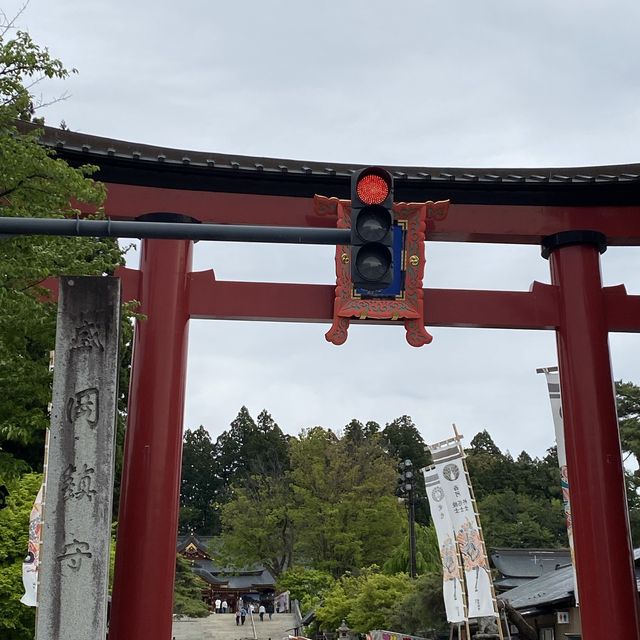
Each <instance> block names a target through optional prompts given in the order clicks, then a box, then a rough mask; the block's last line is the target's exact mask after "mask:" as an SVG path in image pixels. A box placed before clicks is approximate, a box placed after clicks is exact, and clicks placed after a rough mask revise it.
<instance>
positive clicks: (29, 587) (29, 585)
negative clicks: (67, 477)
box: [20, 485, 44, 607]
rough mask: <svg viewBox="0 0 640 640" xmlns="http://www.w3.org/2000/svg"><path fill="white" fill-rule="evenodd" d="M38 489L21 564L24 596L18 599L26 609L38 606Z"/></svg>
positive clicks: (39, 494) (39, 523)
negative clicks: (25, 552)
mask: <svg viewBox="0 0 640 640" xmlns="http://www.w3.org/2000/svg"><path fill="white" fill-rule="evenodd" d="M43 488H44V485H42V486H41V487H40V490H39V491H38V495H37V496H36V499H35V501H34V503H33V507H32V509H31V516H30V517H29V546H28V550H27V557H26V558H25V559H24V562H23V563H22V584H23V585H24V595H23V596H22V598H20V602H22V604H26V605H27V606H28V607H35V606H37V604H38V565H39V564H40V533H41V530H42V490H43Z"/></svg>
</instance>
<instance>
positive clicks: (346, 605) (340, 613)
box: [316, 568, 413, 633]
mask: <svg viewBox="0 0 640 640" xmlns="http://www.w3.org/2000/svg"><path fill="white" fill-rule="evenodd" d="M412 589H413V586H412V584H411V580H410V578H409V577H408V576H407V575H406V574H404V573H398V574H395V575H386V574H383V573H379V572H377V571H376V570H375V568H371V569H367V570H364V571H363V572H362V573H361V575H359V576H354V575H351V574H345V575H343V576H342V577H341V578H340V579H339V580H337V581H336V582H335V583H334V585H333V586H332V587H331V588H330V589H329V590H328V591H327V592H326V593H325V594H324V600H323V602H322V604H321V605H320V606H319V607H318V608H317V609H316V618H317V621H318V624H319V626H320V628H321V629H337V628H338V626H339V625H340V624H341V622H342V621H343V620H346V622H347V624H348V625H349V626H350V627H351V629H353V630H354V631H356V632H358V633H366V632H367V631H369V630H371V629H386V628H388V625H387V623H388V621H389V619H390V616H391V613H392V611H394V609H395V608H396V607H397V605H398V603H399V602H402V601H403V600H404V599H405V597H406V596H407V595H408V594H409V593H411V591H412Z"/></svg>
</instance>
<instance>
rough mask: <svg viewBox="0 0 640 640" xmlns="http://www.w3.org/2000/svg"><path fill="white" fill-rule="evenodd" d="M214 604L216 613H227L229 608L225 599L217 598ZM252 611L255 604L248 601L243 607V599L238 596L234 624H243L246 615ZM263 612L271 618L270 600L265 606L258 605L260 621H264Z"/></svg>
mask: <svg viewBox="0 0 640 640" xmlns="http://www.w3.org/2000/svg"><path fill="white" fill-rule="evenodd" d="M214 604H215V608H216V609H215V610H216V613H227V611H228V609H229V604H228V602H227V601H226V600H220V598H217V599H216V601H215V603H214ZM254 611H255V606H254V604H253V603H252V602H250V603H249V605H248V607H245V605H244V601H243V600H242V598H239V599H238V604H237V606H236V626H240V625H243V624H244V622H245V620H246V618H247V615H248V614H252V613H254ZM265 614H268V616H269V620H271V617H272V615H273V603H272V602H269V603H268V604H267V606H265V605H264V604H261V605H260V606H259V607H258V615H259V616H260V622H264V616H265Z"/></svg>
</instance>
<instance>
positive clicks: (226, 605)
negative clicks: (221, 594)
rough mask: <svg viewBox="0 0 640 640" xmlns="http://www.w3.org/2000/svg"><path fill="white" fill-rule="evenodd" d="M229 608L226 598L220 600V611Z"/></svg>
mask: <svg viewBox="0 0 640 640" xmlns="http://www.w3.org/2000/svg"><path fill="white" fill-rule="evenodd" d="M228 608H229V605H228V604H227V601H226V600H223V601H222V613H227V609H228Z"/></svg>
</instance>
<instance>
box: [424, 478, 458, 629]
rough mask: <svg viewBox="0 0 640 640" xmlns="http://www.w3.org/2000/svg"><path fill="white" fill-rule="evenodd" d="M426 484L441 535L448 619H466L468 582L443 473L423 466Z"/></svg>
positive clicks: (430, 504) (452, 620) (443, 585)
mask: <svg viewBox="0 0 640 640" xmlns="http://www.w3.org/2000/svg"><path fill="white" fill-rule="evenodd" d="M422 474H423V476H424V484H425V487H426V490H427V498H428V499H429V507H430V508H431V518H432V520H433V525H434V527H435V530H436V536H437V537H438V546H439V547H440V558H441V560H442V593H443V597H444V606H445V610H446V612H447V621H448V622H465V621H466V616H465V602H464V585H463V583H462V567H461V566H460V555H459V554H458V550H457V548H456V534H455V531H454V530H453V524H452V522H451V516H450V515H449V509H448V508H447V505H446V503H445V500H444V491H443V489H442V487H441V486H440V477H439V476H438V473H437V472H436V471H435V469H434V467H425V468H424V469H422Z"/></svg>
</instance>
